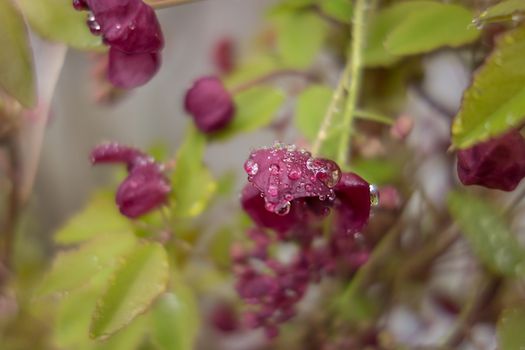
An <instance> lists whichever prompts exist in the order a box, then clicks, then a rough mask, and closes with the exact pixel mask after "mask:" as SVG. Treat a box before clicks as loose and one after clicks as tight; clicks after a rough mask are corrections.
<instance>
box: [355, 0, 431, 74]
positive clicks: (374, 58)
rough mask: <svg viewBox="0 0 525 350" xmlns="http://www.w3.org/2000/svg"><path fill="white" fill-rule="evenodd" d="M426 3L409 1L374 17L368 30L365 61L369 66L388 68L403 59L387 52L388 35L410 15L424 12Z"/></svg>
mask: <svg viewBox="0 0 525 350" xmlns="http://www.w3.org/2000/svg"><path fill="white" fill-rule="evenodd" d="M424 8H425V3H424V2H421V1H407V2H402V3H397V4H395V5H393V6H390V7H387V8H385V9H382V10H381V11H379V12H377V13H376V14H375V15H373V16H372V18H371V19H370V23H369V25H368V28H367V37H366V46H365V50H364V52H363V59H364V61H365V64H366V65H367V66H373V67H375V66H387V65H390V64H393V63H396V62H397V61H398V60H399V59H400V58H401V57H400V56H397V55H394V54H392V53H390V52H389V51H387V50H386V48H385V41H386V40H387V38H388V35H389V34H390V33H391V32H392V31H393V30H394V29H395V28H396V27H397V26H398V25H399V24H400V23H401V22H402V21H403V20H405V19H406V17H407V16H408V14H409V13H414V12H418V11H423V10H424Z"/></svg>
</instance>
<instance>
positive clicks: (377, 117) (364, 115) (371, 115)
mask: <svg viewBox="0 0 525 350" xmlns="http://www.w3.org/2000/svg"><path fill="white" fill-rule="evenodd" d="M354 117H356V118H358V119H362V120H368V121H372V122H378V123H383V124H386V125H394V121H393V120H392V118H389V117H387V116H385V115H382V114H379V113H375V112H370V111H363V110H360V109H358V110H356V111H355V113H354Z"/></svg>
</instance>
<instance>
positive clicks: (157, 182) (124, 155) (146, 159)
mask: <svg viewBox="0 0 525 350" xmlns="http://www.w3.org/2000/svg"><path fill="white" fill-rule="evenodd" d="M91 162H92V163H93V164H100V163H123V164H125V165H126V166H127V170H128V177H127V178H126V179H125V180H124V181H123V182H122V183H121V184H120V186H119V188H118V191H117V194H116V197H115V200H116V203H117V205H118V207H119V210H120V212H121V213H122V214H123V215H125V216H127V217H129V218H136V217H139V216H141V215H144V214H146V213H148V212H149V211H151V210H152V209H155V208H157V207H159V206H160V205H162V204H165V203H166V202H167V200H168V193H169V192H170V184H169V182H168V180H167V179H166V177H165V176H164V175H163V173H162V166H161V165H159V164H157V163H156V162H155V161H154V160H153V159H152V158H151V157H150V156H148V155H147V154H144V153H143V152H141V151H139V150H137V149H135V148H132V147H127V146H123V145H120V144H118V143H106V144H102V145H99V146H97V147H96V148H95V149H94V150H93V151H92V152H91Z"/></svg>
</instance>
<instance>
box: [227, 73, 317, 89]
mask: <svg viewBox="0 0 525 350" xmlns="http://www.w3.org/2000/svg"><path fill="white" fill-rule="evenodd" d="M284 77H299V78H303V79H305V80H310V81H314V80H316V77H315V76H314V75H313V74H312V73H311V72H308V71H303V70H298V69H280V70H275V71H273V72H270V73H268V74H264V75H261V76H259V77H256V78H254V79H252V80H249V81H247V82H244V83H242V84H239V85H237V86H235V87H233V88H231V89H230V92H231V93H232V94H237V93H239V92H241V91H244V90H247V89H249V88H252V87H254V86H257V85H260V84H264V83H267V82H270V81H272V80H274V79H278V78H284Z"/></svg>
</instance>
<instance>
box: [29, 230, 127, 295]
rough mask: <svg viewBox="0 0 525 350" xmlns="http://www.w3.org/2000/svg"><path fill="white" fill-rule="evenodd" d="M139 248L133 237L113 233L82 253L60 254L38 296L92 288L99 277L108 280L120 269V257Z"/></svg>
mask: <svg viewBox="0 0 525 350" xmlns="http://www.w3.org/2000/svg"><path fill="white" fill-rule="evenodd" d="M135 244H136V239H135V238H134V236H133V234H131V233H121V234H116V233H113V234H111V235H107V236H101V237H97V238H95V239H94V240H92V241H89V242H87V243H85V244H84V245H82V246H81V247H80V248H78V249H73V250H68V251H65V252H62V253H58V254H57V256H56V258H55V259H54V261H53V266H52V268H51V271H50V272H49V273H48V274H47V275H46V277H45V278H44V280H43V281H42V284H41V286H40V288H39V289H38V291H37V293H38V294H39V295H47V294H51V293H63V292H70V291H71V290H73V289H76V288H79V287H81V286H84V285H86V284H88V283H89V282H90V281H91V279H92V278H94V277H96V276H98V274H103V275H105V276H108V272H111V271H112V270H113V268H114V267H116V265H117V263H118V259H119V258H120V256H121V255H123V254H125V253H126V252H128V251H129V250H130V249H131V248H132V247H133V246H134V245H135ZM98 277H100V276H98Z"/></svg>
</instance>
